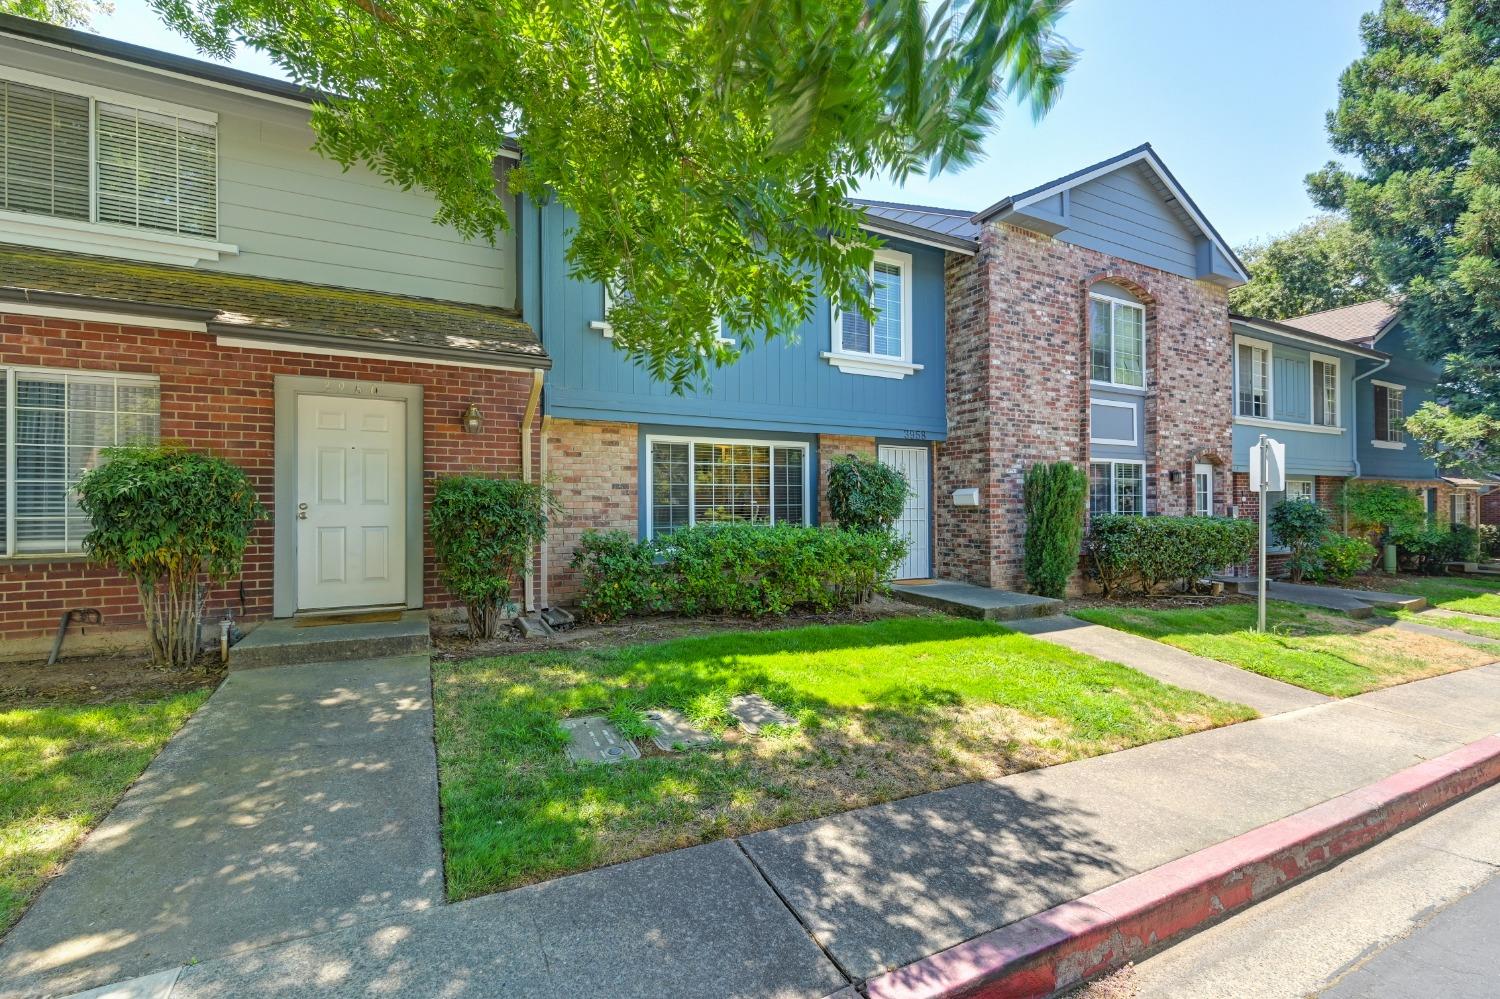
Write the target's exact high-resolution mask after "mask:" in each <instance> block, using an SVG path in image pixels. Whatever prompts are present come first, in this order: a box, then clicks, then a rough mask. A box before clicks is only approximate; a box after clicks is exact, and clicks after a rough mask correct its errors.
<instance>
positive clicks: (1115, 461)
mask: <svg viewBox="0 0 1500 999" xmlns="http://www.w3.org/2000/svg"><path fill="white" fill-rule="evenodd" d="M1089 464H1090V465H1108V466H1109V512H1110V513H1119V512H1120V494H1119V491H1118V490H1117V489H1116V485H1115V483H1116V478H1115V467H1116V466H1118V465H1135V466H1136V467H1137V468H1139V469H1140V470H1141V509H1140V511H1139V512H1138V513H1134V514H1131V515H1130V516H1133V517H1144V516H1146V515H1147V510H1146V463H1145V462H1144V461H1137V460H1133V459H1130V458H1090V459H1089ZM1090 512H1092V511H1090Z"/></svg>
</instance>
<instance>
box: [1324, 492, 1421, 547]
mask: <svg viewBox="0 0 1500 999" xmlns="http://www.w3.org/2000/svg"><path fill="white" fill-rule="evenodd" d="M1338 505H1339V509H1340V510H1341V511H1342V512H1343V515H1344V516H1345V517H1346V518H1347V519H1348V522H1349V530H1351V531H1358V532H1360V533H1362V534H1366V535H1368V536H1369V537H1370V539H1371V540H1372V541H1374V542H1375V543H1376V544H1385V543H1386V541H1387V539H1389V538H1390V536H1391V535H1392V534H1393V533H1397V532H1400V531H1412V530H1420V529H1421V528H1422V527H1423V526H1425V525H1426V523H1427V508H1426V507H1425V506H1423V505H1422V497H1421V496H1418V495H1417V494H1416V493H1414V492H1412V491H1411V490H1410V489H1407V488H1406V487H1404V486H1398V485H1396V484H1394V483H1391V482H1367V481H1363V480H1358V481H1355V482H1351V483H1349V484H1348V485H1346V486H1344V488H1343V490H1342V491H1341V492H1340V493H1339V499H1338Z"/></svg>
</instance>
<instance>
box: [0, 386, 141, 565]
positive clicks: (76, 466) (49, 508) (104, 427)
mask: <svg viewBox="0 0 1500 999" xmlns="http://www.w3.org/2000/svg"><path fill="white" fill-rule="evenodd" d="M0 400H3V405H0V441H3V442H4V463H3V466H0V554H3V555H54V554H56V555H66V554H72V553H76V552H79V551H81V550H82V543H83V536H84V535H85V534H87V533H88V530H89V523H88V519H87V518H86V517H85V516H84V515H83V514H82V512H81V511H79V509H78V503H77V499H76V498H75V496H74V494H73V487H74V486H75V485H77V483H78V480H79V478H80V477H82V475H83V473H84V472H85V471H87V470H88V469H90V468H93V467H94V466H96V465H97V464H98V463H99V462H100V460H101V456H102V455H101V453H102V451H103V449H104V448H107V447H113V446H115V445H119V444H132V443H144V442H155V441H156V440H157V439H158V438H159V437H160V432H161V415H160V409H161V393H160V388H159V386H158V384H157V382H156V379H154V378H146V377H141V376H136V375H113V374H100V373H93V372H79V371H51V370H47V369H41V368H10V369H6V368H0Z"/></svg>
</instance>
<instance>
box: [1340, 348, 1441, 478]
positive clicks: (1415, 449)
mask: <svg viewBox="0 0 1500 999" xmlns="http://www.w3.org/2000/svg"><path fill="white" fill-rule="evenodd" d="M1375 348H1376V349H1377V350H1383V351H1385V352H1386V353H1387V354H1390V355H1391V363H1390V364H1389V365H1387V366H1386V367H1385V368H1383V369H1381V370H1380V371H1377V372H1375V373H1374V374H1372V375H1371V376H1370V377H1369V378H1364V379H1362V380H1361V381H1360V382H1359V402H1358V407H1359V412H1358V418H1359V435H1358V444H1359V465H1360V473H1361V474H1362V475H1365V476H1368V477H1370V478H1377V479H1431V478H1435V477H1436V476H1437V474H1438V469H1437V465H1436V464H1434V463H1433V462H1432V461H1429V460H1428V459H1426V458H1424V457H1422V449H1421V447H1419V446H1418V444H1417V442H1416V441H1414V440H1412V439H1411V436H1410V435H1408V436H1407V440H1406V447H1405V448H1403V449H1401V450H1399V451H1398V450H1392V449H1390V448H1379V447H1376V446H1375V445H1374V443H1373V441H1374V440H1375V388H1374V386H1373V385H1372V384H1371V380H1372V379H1374V380H1375V381H1382V382H1391V383H1392V384H1395V385H1405V386H1406V393H1405V399H1404V402H1403V410H1404V412H1405V414H1406V415H1407V416H1410V415H1411V414H1413V413H1415V412H1416V411H1417V408H1418V407H1419V406H1421V405H1422V403H1424V402H1427V401H1429V400H1431V399H1432V398H1434V395H1435V392H1436V389H1437V379H1438V374H1439V372H1438V369H1437V368H1435V367H1433V366H1432V365H1430V364H1428V363H1427V362H1426V361H1423V360H1422V359H1421V358H1420V357H1418V356H1417V354H1416V351H1415V350H1414V349H1413V348H1412V345H1411V337H1410V334H1409V332H1408V331H1407V329H1406V327H1405V326H1404V325H1403V324H1401V323H1399V322H1398V323H1397V324H1396V326H1395V327H1394V328H1393V329H1391V330H1390V331H1389V332H1388V333H1386V335H1385V336H1383V337H1381V338H1380V342H1379V343H1378V344H1376V345H1375ZM1376 366H1377V364H1376V363H1374V362H1366V363H1365V365H1364V367H1362V368H1361V369H1360V370H1361V372H1362V373H1363V372H1364V371H1369V370H1372V369H1373V368H1375V367H1376Z"/></svg>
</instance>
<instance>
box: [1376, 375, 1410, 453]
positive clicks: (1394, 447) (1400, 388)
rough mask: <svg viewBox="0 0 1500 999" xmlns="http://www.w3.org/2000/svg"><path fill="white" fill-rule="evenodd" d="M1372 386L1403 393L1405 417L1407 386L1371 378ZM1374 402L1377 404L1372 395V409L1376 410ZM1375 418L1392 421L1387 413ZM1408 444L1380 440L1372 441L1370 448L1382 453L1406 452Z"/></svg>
mask: <svg viewBox="0 0 1500 999" xmlns="http://www.w3.org/2000/svg"><path fill="white" fill-rule="evenodd" d="M1370 384H1371V385H1372V386H1373V385H1379V386H1380V387H1381V388H1383V389H1395V390H1396V391H1397V392H1400V393H1401V409H1402V413H1403V415H1404V413H1405V411H1406V386H1405V385H1401V384H1398V383H1397V382H1383V381H1381V380H1380V379H1379V378H1371V379H1370ZM1374 402H1375V400H1374V397H1373V394H1372V396H1371V399H1370V403H1371V408H1372V409H1373V408H1374ZM1375 416H1376V417H1378V418H1380V419H1384V420H1387V421H1389V419H1390V417H1389V416H1388V415H1387V414H1385V413H1376V414H1375ZM1406 444H1407V442H1406V441H1383V440H1378V439H1372V440H1371V441H1370V446H1371V447H1378V448H1380V449H1381V450H1382V451H1405V450H1406Z"/></svg>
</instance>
